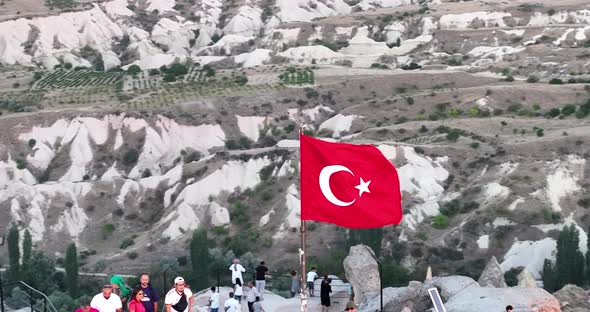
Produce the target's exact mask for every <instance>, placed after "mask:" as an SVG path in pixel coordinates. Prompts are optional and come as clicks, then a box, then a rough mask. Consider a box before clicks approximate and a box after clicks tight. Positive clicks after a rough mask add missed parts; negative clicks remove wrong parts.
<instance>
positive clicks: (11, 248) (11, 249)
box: [6, 224, 20, 281]
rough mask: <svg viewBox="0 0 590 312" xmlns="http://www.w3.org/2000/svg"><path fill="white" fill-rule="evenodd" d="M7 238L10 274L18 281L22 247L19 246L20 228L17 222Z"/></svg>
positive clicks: (13, 279)
mask: <svg viewBox="0 0 590 312" xmlns="http://www.w3.org/2000/svg"><path fill="white" fill-rule="evenodd" d="M6 240H7V243H8V262H9V264H10V268H9V271H8V272H9V274H8V276H9V277H10V279H11V280H12V281H18V280H19V279H20V249H19V247H18V241H19V234H18V228H17V227H16V225H15V224H12V226H11V227H10V230H8V237H7V239H6Z"/></svg>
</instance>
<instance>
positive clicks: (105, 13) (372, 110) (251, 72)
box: [0, 0, 590, 279]
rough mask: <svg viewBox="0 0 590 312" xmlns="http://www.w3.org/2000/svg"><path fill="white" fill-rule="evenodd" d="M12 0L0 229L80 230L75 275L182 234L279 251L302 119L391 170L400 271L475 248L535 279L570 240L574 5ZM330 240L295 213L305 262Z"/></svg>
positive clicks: (580, 106) (333, 232) (589, 217)
mask: <svg viewBox="0 0 590 312" xmlns="http://www.w3.org/2000/svg"><path fill="white" fill-rule="evenodd" d="M30 1H33V0H27V1H25V2H23V3H28V2H30ZM23 3H20V4H19V2H17V1H16V0H6V4H5V5H4V6H2V7H0V13H2V14H4V17H3V19H2V22H0V62H1V63H2V64H4V65H3V66H2V67H0V76H2V79H0V112H2V113H3V114H2V116H0V142H2V144H0V215H1V216H2V217H1V218H0V226H1V227H2V228H5V227H7V226H8V225H9V224H10V223H16V224H18V225H19V227H20V228H21V229H22V230H23V231H24V229H26V228H28V229H29V230H30V231H31V233H32V236H33V241H34V242H35V244H36V245H37V246H39V247H40V248H43V249H45V250H46V251H49V252H51V253H55V255H56V256H57V257H61V256H62V253H63V250H65V246H66V244H67V243H69V242H70V241H72V240H74V241H76V242H77V243H78V244H79V245H80V246H82V249H85V250H87V253H86V254H87V259H86V267H85V269H86V270H89V271H93V270H95V269H96V268H97V267H98V268H100V269H102V270H104V269H106V268H109V270H115V271H118V272H121V271H128V272H135V271H136V270H140V269H142V268H144V266H145V263H153V262H154V261H157V260H159V259H161V258H162V257H177V256H183V255H185V254H186V246H187V244H186V243H187V240H188V239H189V238H190V236H191V232H192V230H194V229H199V228H205V229H208V231H209V235H210V237H211V238H212V241H213V242H214V243H215V244H216V246H217V247H218V248H219V249H220V250H221V251H222V252H225V251H227V250H233V251H234V252H235V253H237V254H241V253H244V252H246V251H252V252H253V253H254V254H255V255H257V256H259V257H262V258H265V259H268V260H267V262H270V263H271V265H272V266H274V268H277V269H280V270H287V269H290V268H291V267H292V266H294V265H296V263H297V261H298V260H297V248H298V239H299V237H298V227H299V209H300V207H299V190H298V141H297V132H298V130H297V128H298V126H299V125H302V126H304V128H305V131H306V132H307V133H308V134H312V135H316V136H319V137H322V138H325V139H332V140H340V141H346V142H353V143H370V144H375V145H376V146H377V147H378V148H379V149H380V150H381V151H382V152H383V153H384V155H385V156H386V157H387V158H389V159H390V160H391V161H392V162H393V163H394V164H395V165H396V166H397V168H398V170H399V175H400V179H401V187H402V191H403V206H404V221H403V223H402V225H400V226H396V227H388V228H386V230H385V235H384V239H383V241H382V253H383V254H384V255H385V256H386V257H388V259H393V260H395V261H399V262H400V263H402V264H403V265H404V266H406V267H407V268H409V269H411V270H418V271H420V270H424V269H425V267H426V265H432V266H433V268H434V269H435V270H436V271H437V274H438V275H442V274H453V273H457V272H458V273H460V274H462V275H470V276H479V273H480V272H481V270H483V268H484V266H485V263H486V261H487V259H488V258H489V257H490V256H492V255H493V256H496V257H497V258H498V260H499V262H500V266H501V268H502V270H504V271H509V270H511V269H513V268H520V267H526V268H527V269H528V271H530V272H531V273H532V275H533V276H534V277H535V278H537V279H539V278H540V271H541V270H542V266H543V261H544V259H545V258H549V259H552V258H554V257H555V254H554V253H555V248H556V240H555V239H556V234H557V232H558V231H559V230H560V229H561V228H562V227H563V226H565V225H569V224H574V225H576V226H577V227H578V228H579V231H580V249H581V250H582V251H583V252H586V250H587V234H586V233H587V232H586V229H587V228H588V226H589V225H590V214H589V212H588V210H587V208H588V207H590V194H589V193H588V191H587V190H588V185H589V183H590V180H589V178H588V177H589V173H590V166H588V165H587V159H588V155H589V154H588V148H587V144H588V134H589V133H590V123H589V120H590V119H588V116H589V115H590V101H589V100H590V85H589V84H587V83H588V82H590V80H589V78H587V76H588V74H589V73H590V67H589V65H590V63H588V62H589V60H590V40H589V39H588V38H587V36H588V35H590V7H588V4H587V3H585V1H576V0H567V1H536V2H533V1H525V0H522V1H516V2H501V1H486V2H483V1H467V2H461V3H456V2H454V1H413V0H361V1H358V0H355V1H351V0H328V1H320V0H311V1H307V0H306V1H300V0H243V1H242V0H193V1H180V0H179V1H173V0H166V1H165V0H151V1H150V0H146V1H143V0H139V1H131V0H129V1H125V0H114V1H100V2H96V3H94V2H88V1H84V2H83V3H77V2H72V3H70V2H68V1H56V2H48V3H49V4H51V3H53V4H52V5H51V7H49V6H46V7H43V6H25V5H24V4H23ZM63 3H70V4H71V6H72V7H71V8H62V7H61V6H62V4H63ZM19 5H20V6H19ZM16 12H18V14H17V13H16ZM174 64H176V65H174ZM134 65H137V66H134ZM162 66H165V67H162ZM345 238H346V231H345V230H343V229H341V228H337V227H335V226H332V225H327V224H313V225H311V226H310V234H309V240H310V248H311V250H310V256H312V257H313V261H314V262H318V263H321V261H322V259H325V258H330V257H340V256H342V255H344V248H343V244H344V240H345ZM2 252H4V251H2ZM131 259H136V260H131ZM97 263H99V264H100V265H97Z"/></svg>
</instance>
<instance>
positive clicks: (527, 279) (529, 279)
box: [517, 269, 537, 288]
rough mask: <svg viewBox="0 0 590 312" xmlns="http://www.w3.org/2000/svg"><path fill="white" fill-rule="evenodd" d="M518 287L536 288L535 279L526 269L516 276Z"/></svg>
mask: <svg viewBox="0 0 590 312" xmlns="http://www.w3.org/2000/svg"><path fill="white" fill-rule="evenodd" d="M517 286H518V287H525V288H537V281H536V280H535V277H534V276H533V275H532V274H531V272H529V271H528V270H527V269H524V270H522V272H520V274H518V285H517Z"/></svg>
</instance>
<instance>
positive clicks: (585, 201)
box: [578, 196, 590, 208]
mask: <svg viewBox="0 0 590 312" xmlns="http://www.w3.org/2000/svg"><path fill="white" fill-rule="evenodd" d="M578 206H580V207H584V208H590V196H586V197H583V198H580V199H579V200H578Z"/></svg>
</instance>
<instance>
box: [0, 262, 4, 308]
mask: <svg viewBox="0 0 590 312" xmlns="http://www.w3.org/2000/svg"><path fill="white" fill-rule="evenodd" d="M0 310H1V312H4V285H2V271H0Z"/></svg>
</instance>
